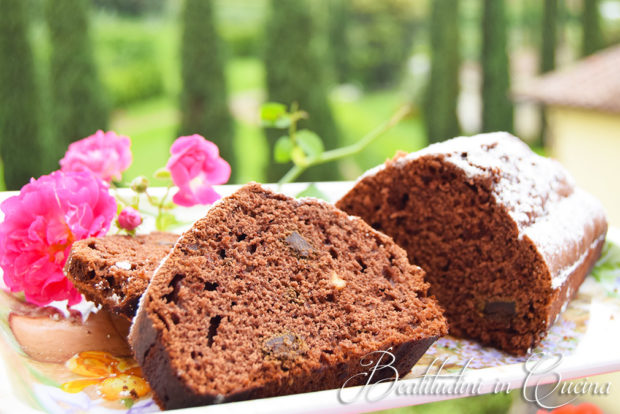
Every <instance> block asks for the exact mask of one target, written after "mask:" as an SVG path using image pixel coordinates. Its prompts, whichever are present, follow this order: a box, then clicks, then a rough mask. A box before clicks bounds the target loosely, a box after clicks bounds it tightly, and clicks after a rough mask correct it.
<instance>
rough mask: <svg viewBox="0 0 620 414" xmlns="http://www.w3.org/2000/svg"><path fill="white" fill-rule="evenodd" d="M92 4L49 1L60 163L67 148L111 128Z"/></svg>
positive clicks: (55, 149)
mask: <svg viewBox="0 0 620 414" xmlns="http://www.w3.org/2000/svg"><path fill="white" fill-rule="evenodd" d="M88 14H89V2H88V1H86V0H47V5H46V20H47V26H48V29H49V35H50V43H51V56H50V88H51V93H52V101H53V105H52V115H53V121H54V122H53V125H54V126H55V130H54V143H55V145H53V146H52V148H51V151H52V152H54V156H55V157H56V159H59V158H61V157H62V156H63V154H64V153H65V151H66V149H67V146H68V145H69V144H70V143H71V142H73V141H75V140H78V139H81V138H84V137H86V136H88V135H91V134H93V133H94V132H95V131H97V130H98V129H105V128H106V127H107V125H108V108H107V102H106V99H105V97H104V91H103V90H102V87H101V83H100V81H99V78H98V76H97V70H96V66H95V61H94V57H93V46H92V42H91V38H90V30H89V16H88Z"/></svg>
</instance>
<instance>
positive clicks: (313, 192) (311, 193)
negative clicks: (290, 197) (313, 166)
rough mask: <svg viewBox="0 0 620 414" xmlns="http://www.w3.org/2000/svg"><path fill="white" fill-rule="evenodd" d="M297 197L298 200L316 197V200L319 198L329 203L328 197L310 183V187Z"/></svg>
mask: <svg viewBox="0 0 620 414" xmlns="http://www.w3.org/2000/svg"><path fill="white" fill-rule="evenodd" d="M295 197H297V198H299V197H314V198H319V199H321V200H326V201H328V197H327V195H325V193H324V192H322V191H321V190H319V188H318V187H317V186H316V184H314V183H310V184H309V185H308V187H306V189H305V190H303V191H302V192H300V193H299V194H297V195H296V196H295Z"/></svg>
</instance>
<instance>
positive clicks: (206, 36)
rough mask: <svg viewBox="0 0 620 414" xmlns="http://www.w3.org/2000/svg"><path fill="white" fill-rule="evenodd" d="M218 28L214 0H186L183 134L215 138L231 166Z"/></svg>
mask: <svg viewBox="0 0 620 414" xmlns="http://www.w3.org/2000/svg"><path fill="white" fill-rule="evenodd" d="M221 46H222V45H221V43H220V38H219V36H218V34H217V31H216V28H215V17H214V11H213V3H212V1H211V0H186V2H185V8H184V10H183V35H182V40H181V77H182V82H183V89H182V92H181V103H180V106H181V127H180V131H179V132H180V134H181V135H191V134H200V135H202V136H204V137H205V138H207V139H208V140H210V141H213V142H214V143H215V144H217V146H218V147H219V149H220V154H221V155H222V157H223V158H224V159H225V160H226V161H228V162H229V164H230V166H231V167H232V175H231V178H230V182H234V177H235V174H236V172H237V168H236V166H237V162H236V157H235V149H234V128H233V122H232V117H231V116H230V112H229V110H228V101H227V96H228V95H227V87H226V78H225V76H224V55H223V50H222V48H221Z"/></svg>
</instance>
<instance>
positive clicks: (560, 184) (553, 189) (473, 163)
mask: <svg viewBox="0 0 620 414" xmlns="http://www.w3.org/2000/svg"><path fill="white" fill-rule="evenodd" d="M433 155H435V156H441V157H442V158H443V160H444V161H446V162H449V163H451V164H454V165H455V166H457V167H458V168H459V169H461V170H463V171H464V172H465V174H466V176H467V177H469V178H490V179H493V180H494V183H493V185H492V191H493V195H494V196H495V199H496V201H497V202H498V203H500V204H502V205H504V206H506V208H507V210H508V213H509V214H510V216H511V217H512V218H513V220H514V221H515V222H516V223H517V225H518V226H519V229H520V230H523V229H524V228H526V227H527V226H529V225H530V224H532V223H533V222H534V221H535V220H537V218H539V217H542V216H545V215H546V214H547V213H548V207H549V205H550V204H553V203H556V202H558V201H559V200H561V199H562V198H563V197H566V196H567V195H569V194H570V193H572V191H573V188H574V183H573V180H572V178H571V177H570V176H569V175H568V174H567V173H566V171H565V170H564V168H563V167H562V166H561V165H560V164H559V163H558V162H557V161H555V160H551V159H548V158H544V157H541V156H539V155H537V154H535V153H534V152H532V151H531V150H530V148H529V147H528V146H527V145H526V144H525V143H524V142H522V141H521V140H520V139H518V138H517V137H515V136H513V135H510V134H508V133H507V132H494V133H490V134H480V135H476V136H473V137H458V138H454V139H451V140H449V141H446V142H441V143H438V144H434V145H430V146H429V147H427V148H425V149H423V150H421V151H418V152H414V153H411V154H409V155H407V156H406V157H403V158H401V159H399V160H397V161H396V162H395V164H396V165H406V164H407V163H408V162H409V161H411V160H414V159H418V158H420V157H423V156H433Z"/></svg>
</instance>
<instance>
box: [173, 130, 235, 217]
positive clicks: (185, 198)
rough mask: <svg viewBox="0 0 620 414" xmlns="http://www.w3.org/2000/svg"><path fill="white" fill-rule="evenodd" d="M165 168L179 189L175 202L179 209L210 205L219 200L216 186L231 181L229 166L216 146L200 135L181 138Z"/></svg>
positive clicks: (174, 146) (178, 139)
mask: <svg viewBox="0 0 620 414" xmlns="http://www.w3.org/2000/svg"><path fill="white" fill-rule="evenodd" d="M170 154H171V156H170V159H169V160H168V164H166V168H167V169H168V170H169V171H170V174H171V175H172V181H173V182H174V184H175V185H176V186H177V187H179V191H178V192H177V193H176V194H175V195H174V197H173V198H172V201H174V202H175V203H176V204H178V205H180V206H185V207H191V206H193V205H195V204H211V203H213V202H214V201H216V200H218V199H219V198H220V195H219V194H218V193H216V192H215V190H214V189H213V187H212V185H213V184H224V183H225V182H226V181H228V179H229V178H230V165H229V164H228V163H227V162H226V161H225V160H224V159H223V158H221V157H220V152H219V149H218V148H217V145H215V144H214V143H212V142H211V141H207V140H206V139H204V138H203V137H201V136H200V135H191V136H189V137H179V138H177V140H176V141H174V144H172V147H171V148H170Z"/></svg>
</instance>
